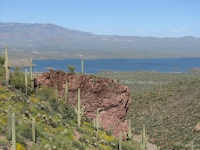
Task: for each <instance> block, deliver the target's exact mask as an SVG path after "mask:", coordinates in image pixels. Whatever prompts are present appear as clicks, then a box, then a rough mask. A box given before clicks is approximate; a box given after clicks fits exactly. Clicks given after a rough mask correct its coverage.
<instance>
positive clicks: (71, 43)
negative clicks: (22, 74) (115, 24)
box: [0, 22, 200, 59]
mask: <svg viewBox="0 0 200 150" xmlns="http://www.w3.org/2000/svg"><path fill="white" fill-rule="evenodd" d="M5 45H8V47H9V52H10V55H11V57H12V56H14V57H19V58H23V57H26V56H28V55H29V54H30V53H33V55H34V59H62V58H78V59H96V58H171V57H200V38H196V37H193V36H185V37H181V38H173V37H172V38H169V37H166V38H157V37H138V36H118V35H95V34H92V33H89V32H83V31H78V30H71V29H68V28H64V27H61V26H58V25H54V24H39V23H36V24H27V23H12V22H8V23H2V22H0V52H3V51H4V49H5Z"/></svg>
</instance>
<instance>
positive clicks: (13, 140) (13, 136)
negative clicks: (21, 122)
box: [12, 113, 16, 150]
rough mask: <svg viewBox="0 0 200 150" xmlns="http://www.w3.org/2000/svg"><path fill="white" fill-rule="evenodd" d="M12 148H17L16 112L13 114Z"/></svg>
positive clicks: (14, 149) (13, 149)
mask: <svg viewBox="0 0 200 150" xmlns="http://www.w3.org/2000/svg"><path fill="white" fill-rule="evenodd" d="M12 150H16V139H15V113H13V114H12Z"/></svg>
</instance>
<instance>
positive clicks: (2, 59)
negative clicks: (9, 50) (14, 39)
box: [0, 56, 5, 65]
mask: <svg viewBox="0 0 200 150" xmlns="http://www.w3.org/2000/svg"><path fill="white" fill-rule="evenodd" d="M4 61H5V57H4V56H0V65H3V64H4Z"/></svg>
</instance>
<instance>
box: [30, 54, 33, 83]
mask: <svg viewBox="0 0 200 150" xmlns="http://www.w3.org/2000/svg"><path fill="white" fill-rule="evenodd" d="M32 58H33V57H32V54H30V78H31V81H32V80H33V60H32Z"/></svg>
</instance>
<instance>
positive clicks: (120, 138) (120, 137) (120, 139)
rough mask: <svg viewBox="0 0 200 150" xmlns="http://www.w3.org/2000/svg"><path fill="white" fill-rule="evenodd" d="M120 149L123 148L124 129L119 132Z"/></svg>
mask: <svg viewBox="0 0 200 150" xmlns="http://www.w3.org/2000/svg"><path fill="white" fill-rule="evenodd" d="M119 150H122V131H120V133H119Z"/></svg>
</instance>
